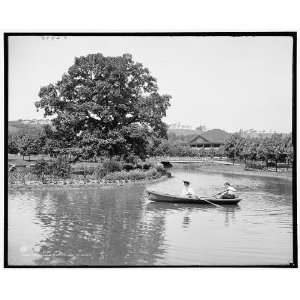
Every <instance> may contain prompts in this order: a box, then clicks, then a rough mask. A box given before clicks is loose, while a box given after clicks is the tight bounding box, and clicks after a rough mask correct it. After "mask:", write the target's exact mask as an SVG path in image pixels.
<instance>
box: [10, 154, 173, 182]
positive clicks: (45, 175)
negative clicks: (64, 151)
mask: <svg viewBox="0 0 300 300" xmlns="http://www.w3.org/2000/svg"><path fill="white" fill-rule="evenodd" d="M10 163H12V162H10ZM164 175H167V170H166V169H164V167H163V166H162V165H161V164H159V163H156V162H153V161H147V162H143V161H140V160H139V161H136V162H134V163H128V162H125V161H120V160H117V159H108V158H106V159H105V160H103V162H101V163H93V162H77V163H74V164H71V163H69V162H67V161H66V160H64V159H62V158H60V159H57V160H55V159H54V160H50V159H44V158H43V160H34V161H31V163H30V164H26V165H24V164H17V163H15V164H14V166H13V167H11V168H10V170H9V172H8V182H9V184H10V185H14V186H16V185H32V186H37V185H49V184H50V185H83V184H94V185H97V184H98V185H99V184H100V185H103V184H110V183H116V184H125V183H130V182H137V181H147V180H155V179H158V178H160V177H162V176H164Z"/></svg>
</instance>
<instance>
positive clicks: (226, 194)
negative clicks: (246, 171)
mask: <svg viewBox="0 0 300 300" xmlns="http://www.w3.org/2000/svg"><path fill="white" fill-rule="evenodd" d="M224 187H225V191H223V192H220V193H218V194H217V195H221V196H220V198H221V199H234V198H235V194H234V192H236V189H235V188H234V187H232V186H231V185H230V183H229V182H225V183H224Z"/></svg>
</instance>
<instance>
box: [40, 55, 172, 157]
mask: <svg viewBox="0 0 300 300" xmlns="http://www.w3.org/2000/svg"><path fill="white" fill-rule="evenodd" d="M39 97H40V100H39V101H37V102H36V107H37V108H38V109H42V110H44V115H45V117H47V116H54V118H53V120H52V124H53V126H54V128H55V130H56V135H59V136H60V137H61V138H64V139H65V141H64V142H71V143H72V146H75V145H78V144H80V145H81V146H83V147H90V148H87V149H88V152H89V153H91V152H92V153H93V154H97V155H99V153H100V152H101V151H107V153H108V154H109V155H110V156H113V155H120V154H125V153H127V152H133V153H134V154H136V155H139V156H144V155H145V152H146V148H147V147H146V146H147V144H148V142H149V139H151V138H152V137H155V136H158V137H166V132H167V126H166V124H165V123H164V122H163V121H162V118H163V117H165V115H166V110H167V108H168V107H169V105H170V104H169V100H170V98H171V97H170V96H168V95H160V94H159V93H158V86H157V83H156V79H155V78H154V77H153V76H152V75H151V74H150V72H149V70H148V69H147V68H144V67H143V65H142V64H141V63H136V62H134V61H133V59H132V56H131V55H129V54H124V55H123V56H119V57H105V56H103V55H102V54H100V53H97V54H89V55H87V56H81V57H76V58H75V61H74V64H73V65H72V66H71V67H70V68H69V69H68V71H67V73H65V74H64V75H63V76H62V79H61V80H60V81H58V82H57V83H56V84H49V85H47V86H44V87H42V88H41V89H40V92H39Z"/></svg>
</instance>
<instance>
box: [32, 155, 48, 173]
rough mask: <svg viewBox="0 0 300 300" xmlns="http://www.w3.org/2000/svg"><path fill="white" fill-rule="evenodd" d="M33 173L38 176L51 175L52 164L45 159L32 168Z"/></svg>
mask: <svg viewBox="0 0 300 300" xmlns="http://www.w3.org/2000/svg"><path fill="white" fill-rule="evenodd" d="M31 171H32V173H33V174H36V175H37V176H43V175H49V174H50V173H51V167H50V163H49V162H48V161H46V160H44V159H40V160H38V161H37V162H36V163H35V164H34V165H33V166H32V168H31Z"/></svg>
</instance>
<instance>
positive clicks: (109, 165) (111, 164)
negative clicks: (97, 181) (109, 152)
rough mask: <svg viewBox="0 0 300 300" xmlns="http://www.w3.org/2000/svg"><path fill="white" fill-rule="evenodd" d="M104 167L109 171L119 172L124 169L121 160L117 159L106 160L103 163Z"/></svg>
mask: <svg viewBox="0 0 300 300" xmlns="http://www.w3.org/2000/svg"><path fill="white" fill-rule="evenodd" d="M102 168H103V169H104V170H105V171H106V172H107V173H111V172H117V171H121V170H122V163H121V162H120V161H117V160H115V159H110V160H106V161H105V162H104V163H103V164H102Z"/></svg>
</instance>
